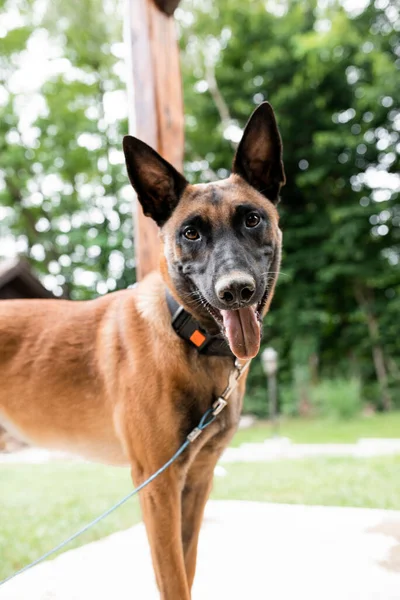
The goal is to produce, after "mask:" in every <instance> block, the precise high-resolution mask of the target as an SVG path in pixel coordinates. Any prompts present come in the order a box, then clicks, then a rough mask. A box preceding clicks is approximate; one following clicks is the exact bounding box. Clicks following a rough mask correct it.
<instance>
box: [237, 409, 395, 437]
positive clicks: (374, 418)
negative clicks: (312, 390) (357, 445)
mask: <svg viewBox="0 0 400 600" xmlns="http://www.w3.org/2000/svg"><path fill="white" fill-rule="evenodd" d="M272 433H273V432H272V428H271V425H270V423H268V422H266V421H259V422H257V423H256V424H255V425H253V426H252V427H249V428H248V429H243V430H240V431H238V432H237V434H236V436H235V437H234V440H233V444H232V445H233V446H240V444H243V443H244V442H246V443H255V442H263V441H264V440H265V439H267V438H270V437H271V435H272ZM279 434H280V435H282V436H284V437H288V438H289V439H291V440H292V441H293V442H298V443H309V444H324V443H328V442H332V443H333V442H335V443H354V442H356V441H357V440H358V439H359V438H362V437H364V438H371V437H375V438H400V411H399V412H393V413H386V414H379V413H378V414H375V415H371V416H369V417H358V418H357V419H350V420H347V421H345V420H341V421H339V420H334V419H332V420H329V419H283V420H282V421H281V423H280V424H279Z"/></svg>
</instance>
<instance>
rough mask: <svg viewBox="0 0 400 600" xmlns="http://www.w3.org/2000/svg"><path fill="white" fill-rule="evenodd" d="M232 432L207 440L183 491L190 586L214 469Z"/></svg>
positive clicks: (185, 551)
mask: <svg viewBox="0 0 400 600" xmlns="http://www.w3.org/2000/svg"><path fill="white" fill-rule="evenodd" d="M233 433H234V429H232V431H226V432H224V433H223V434H219V435H217V436H216V438H214V439H212V440H211V441H209V442H207V443H206V445H205V446H204V447H203V448H202V449H201V450H200V452H199V454H198V455H197V456H196V458H195V459H194V461H193V463H192V464H191V466H190V468H189V471H188V473H187V476H186V481H185V486H184V488H183V492H182V541H183V551H184V556H185V566H186V574H187V579H188V583H189V589H191V588H192V585H193V580H194V576H195V572H196V560H197V545H198V541H199V534H200V528H201V523H202V521H203V514H204V508H205V505H206V502H207V500H208V497H209V495H210V492H211V488H212V483H213V478H214V469H215V466H216V464H217V462H218V459H219V457H220V456H221V454H222V452H223V450H224V448H225V447H226V445H227V444H228V442H229V439H230V438H231V437H232V435H233Z"/></svg>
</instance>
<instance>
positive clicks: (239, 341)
mask: <svg viewBox="0 0 400 600" xmlns="http://www.w3.org/2000/svg"><path fill="white" fill-rule="evenodd" d="M221 315H222V319H223V321H224V327H225V332H226V336H227V338H228V342H229V346H230V348H231V350H232V352H233V354H234V355H235V356H237V357H238V358H243V359H248V358H253V357H254V356H256V354H257V353H258V351H259V349H260V337H261V332H260V324H259V322H258V320H257V317H256V313H255V311H254V309H253V308H239V310H221Z"/></svg>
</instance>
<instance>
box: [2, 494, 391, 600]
mask: <svg viewBox="0 0 400 600" xmlns="http://www.w3.org/2000/svg"><path fill="white" fill-rule="evenodd" d="M225 598H226V599H229V600H244V599H248V600H297V599H299V600H303V599H304V600H321V599H323V600H399V598H400V511H399V512H397V511H382V510H370V509H355V508H331V507H305V506H287V505H276V504H260V503H250V502H210V503H209V504H208V506H207V510H206V519H205V523H204V526H203V530H202V534H201V539H200V548H199V561H198V571H197V577H196V582H195V586H194V592H193V600H221V599H225ZM114 599H115V600H136V599H137V600H158V594H157V591H156V588H155V585H154V579H153V574H152V569H151V564H150V556H149V550H148V546H147V541H146V537H145V532H144V528H143V526H142V525H137V526H136V527H133V528H132V529H130V530H128V531H124V532H119V533H116V534H113V535H111V536H109V537H108V538H105V539H103V540H101V541H99V542H95V543H92V544H88V545H86V546H84V547H82V548H79V549H77V550H71V551H70V552H67V553H65V554H63V555H61V556H60V557H58V558H56V559H55V560H53V561H50V562H47V563H45V564H43V565H40V566H38V567H35V568H33V569H32V570H31V571H29V572H27V573H26V574H24V575H22V576H21V577H20V578H18V579H16V580H14V581H13V582H10V583H9V584H7V585H6V586H4V588H0V600H114ZM177 600H179V599H178V598H177Z"/></svg>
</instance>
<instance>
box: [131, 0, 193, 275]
mask: <svg viewBox="0 0 400 600" xmlns="http://www.w3.org/2000/svg"><path fill="white" fill-rule="evenodd" d="M127 2H128V11H129V17H128V21H127V25H128V26H127V28H126V36H127V41H128V44H129V50H128V54H129V57H130V63H131V64H130V68H129V78H130V80H129V82H128V99H129V105H130V113H129V128H130V132H131V133H132V134H133V135H135V136H136V137H138V138H140V139H141V140H143V141H144V142H146V143H147V144H149V145H150V146H151V147H152V148H154V149H155V150H157V152H159V153H160V154H161V155H162V156H163V157H164V158H165V159H166V160H168V161H169V162H170V163H172V164H173V165H174V167H175V168H177V169H178V170H179V171H182V168H183V151H184V123H183V99H182V83H181V74H180V65H179V48H178V43H177V39H176V32H175V22H174V20H173V17H172V16H168V15H171V14H172V13H173V10H174V9H175V8H176V6H177V5H178V3H179V0H157V5H156V4H155V1H154V0H127ZM134 220H135V253H136V276H137V279H138V280H139V279H142V278H143V277H144V276H145V275H146V274H147V273H149V272H150V271H153V270H154V269H157V268H158V263H159V258H158V253H159V241H158V229H157V226H156V225H155V224H154V223H153V221H152V220H151V219H149V218H148V217H145V216H144V215H143V212H142V209H141V207H140V205H139V203H138V202H137V201H135V206H134Z"/></svg>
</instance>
